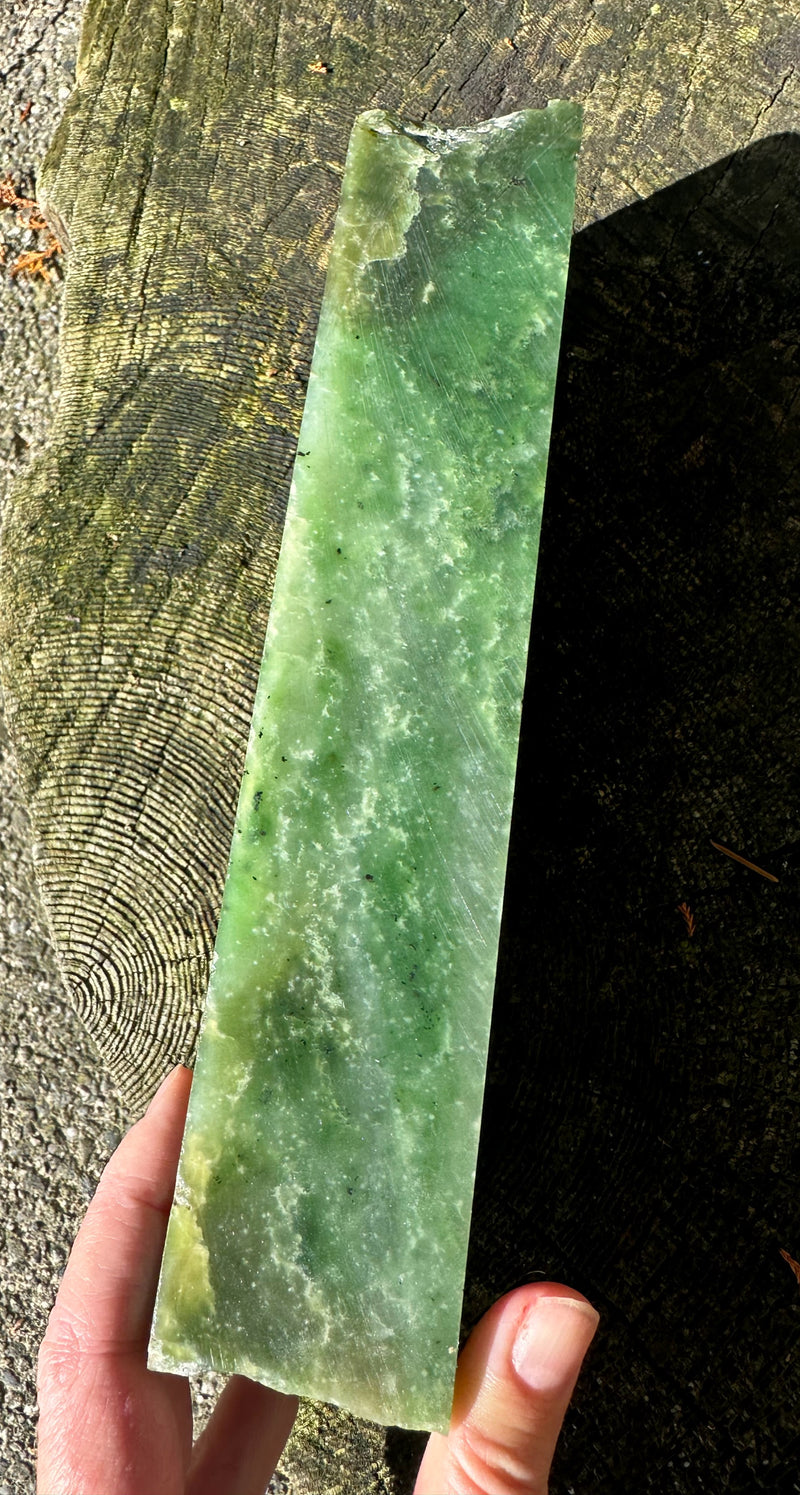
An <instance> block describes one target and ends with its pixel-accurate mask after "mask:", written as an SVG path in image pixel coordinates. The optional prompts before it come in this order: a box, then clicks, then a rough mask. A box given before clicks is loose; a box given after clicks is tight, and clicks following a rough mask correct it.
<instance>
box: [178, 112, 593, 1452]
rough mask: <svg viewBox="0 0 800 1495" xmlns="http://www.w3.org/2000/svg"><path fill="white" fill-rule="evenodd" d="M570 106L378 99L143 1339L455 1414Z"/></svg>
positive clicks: (321, 352) (341, 1393) (350, 1394)
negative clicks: (398, 114) (406, 105)
mask: <svg viewBox="0 0 800 1495" xmlns="http://www.w3.org/2000/svg"><path fill="white" fill-rule="evenodd" d="M579 131H580V111H579V109H578V107H577V106H575V105H572V104H568V103H556V104H551V105H550V106H549V107H548V108H547V109H545V110H542V111H530V110H528V111H523V112H521V113H517V114H512V115H509V116H507V117H506V118H503V119H497V120H489V121H488V122H486V123H484V124H479V125H477V126H475V127H474V128H469V129H459V130H452V131H441V130H438V129H434V128H423V127H410V126H405V125H402V124H401V123H399V122H398V121H396V120H395V119H393V118H391V117H390V116H388V115H385V114H383V113H379V112H370V113H367V114H363V115H361V116H360V118H359V119H358V120H357V122H356V125H355V128H354V130H353V135H352V139H351V143H350V149H349V154H348V158H347V165H346V170H345V175H344V181H343V186H342V197H341V205H340V210H339V215H338V218H337V222H336V229H335V234H334V239H333V245H332V251H331V259H330V267H329V271H328V278H327V283H326V289H325V296H324V301H323V306H322V312H321V317H320V324H319V332H318V335H317V342H316V348H315V352H314V361H313V366H312V372H311V379H310V383H309V388H308V397H307V401H306V407H305V414H304V416H303V423H302V428H301V432H300V441H299V449H298V454H297V461H296V465H295V471H294V479H293V484H292V491H291V497H290V502H289V509H288V514H287V519H286V528H285V534H284V539H283V547H282V550H281V555H280V561H279V565H278V571H277V579H276V583H275V592H274V598H273V602H272V611H271V615H270V621H269V630H268V634H267V640H266V647H265V653H264V660H263V665H262V669H261V676H260V680H259V686H258V695H257V699H256V703H255V712H254V717H253V726H252V731H251V736H250V742H249V747H248V752H247V760H246V767H245V772H244V781H243V785H242V791H241V798H240V801H239V808H238V815H237V820H236V829H235V836H234V842H233V850H232V853H231V861H230V868H229V872H228V880H227V885H226V889H225V896H224V901H223V906H222V914H221V918H220V925H219V935H218V939H217V947H216V954H215V958H214V966H213V973H212V978H211V985H210V989H209V994H208V1002H207V1006H206V1012H205V1018H204V1023H203V1029H202V1036H201V1041H200V1047H199V1053H198V1061H197V1069H196V1073H195V1079H194V1086H193V1089H192V1097H191V1105H190V1111H189V1119H188V1122H187V1127H186V1135H185V1138H184V1144H183V1152H182V1156H181V1164H180V1172H179V1178H178V1184H177V1189H176V1194H175V1203H174V1206H173V1210H172V1214H171V1217H170V1224H169V1231H168V1236H167V1244H166V1250H165V1256H164V1263H163V1268H162V1275H161V1282H160V1286H159V1294H158V1302H157V1308H156V1315H155V1321H154V1328H153V1338H152V1342H151V1350H150V1364H151V1365H153V1366H155V1367H157V1368H161V1369H169V1370H192V1369H196V1368H200V1367H214V1368H215V1369H217V1370H221V1371H239V1372H242V1373H244V1374H245V1375H249V1376H252V1377H254V1378H255V1379H257V1380H260V1381H264V1382H267V1383H268V1384H269V1385H272V1386H275V1387H277V1388H279V1389H281V1390H284V1391H291V1392H299V1393H301V1394H305V1395H307V1396H311V1397H316V1398H320V1399H323V1400H328V1401H334V1402H337V1403H339V1404H341V1405H343V1406H344V1407H347V1408H349V1409H350V1410H351V1411H353V1412H355V1413H357V1414H360V1415H362V1416H364V1417H366V1418H371V1419H374V1420H376V1421H379V1422H384V1423H389V1424H397V1425H401V1426H405V1427H415V1428H438V1429H446V1427H447V1425H448V1421H449V1414H450V1407H451V1400H452V1390H453V1376H454V1370H455V1357H456V1347H457V1345H458V1339H459V1321H460V1309H461V1300H462V1291H463V1282H464V1270H465V1261H466V1251H467V1236H468V1229H469V1219H470V1208H471V1199H472V1190H473V1182H474V1172H475V1160H476V1153H477V1145H478V1130H479V1124H480V1115H481V1102H482V1093H483V1084H484V1069H485V1061H486V1050H487V1043H488V1036H489V1022H490V1013H491V1004H492V992H493V985H494V979H495V966H496V959H497V945H498V935H499V929H500V913H501V904H502V896H503V883H504V875H505V865H506V855H507V846H508V834H509V824H510V817H511V802H512V795H513V787H514V772H515V763H516V754H517V739H518V732H519V721H520V707H521V700H522V691H523V684H524V680H525V665H526V655H527V648H528V631H529V626H530V617H531V605H532V598H533V585H534V576H535V571H536V557H537V548H538V542H539V527H540V521H541V512H542V497H543V493H544V483H545V470H546V464H547V447H548V438H549V432H550V423H551V414H552V406H553V391H554V386H555V378H556V366H557V361H558V345H559V334H560V328H561V317H562V308H563V301H564V289H565V283H566V275H567V259H568V252H569V242H570V232H571V224H572V212H573V199H574V188H575V158H576V153H577V148H578V138H579Z"/></svg>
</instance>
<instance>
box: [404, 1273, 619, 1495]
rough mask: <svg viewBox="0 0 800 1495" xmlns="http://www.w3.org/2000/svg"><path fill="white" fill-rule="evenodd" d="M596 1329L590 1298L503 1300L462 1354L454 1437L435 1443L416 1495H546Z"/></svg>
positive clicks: (529, 1291) (559, 1291)
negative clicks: (560, 1434) (564, 1428)
mask: <svg viewBox="0 0 800 1495" xmlns="http://www.w3.org/2000/svg"><path fill="white" fill-rule="evenodd" d="M598 1322H599V1318H598V1315H597V1313H596V1312H595V1310H594V1309H593V1308H592V1306H591V1304H590V1303H588V1302H587V1300H586V1299H585V1298H583V1297H582V1296H581V1295H580V1294H579V1293H575V1292H573V1291H572V1289H571V1288H565V1287H561V1286H559V1285H558V1284H556V1283H552V1282H549V1283H537V1284H535V1285H532V1286H530V1287H524V1288H518V1289H517V1290H516V1291H515V1292H513V1293H508V1294H507V1295H506V1297H504V1298H501V1299H500V1301H499V1303H496V1304H495V1305H494V1307H493V1308H492V1309H490V1311H489V1313H487V1314H486V1315H485V1317H484V1318H482V1319H481V1321H480V1323H479V1324H478V1326H477V1328H476V1329H474V1330H473V1332H472V1334H471V1335H470V1337H469V1339H468V1341H467V1343H466V1345H465V1346H464V1350H463V1352H462V1354H461V1356H460V1358H459V1363H458V1372H457V1375H456V1390H455V1399H454V1404H453V1419H452V1423H451V1427H450V1433H449V1435H448V1436H447V1438H444V1437H441V1436H440V1435H438V1434H433V1435H432V1437H431V1438H430V1440H429V1443H428V1447H427V1449H426V1452H425V1456H424V1458H423V1460H422V1465H421V1467H420V1471H419V1475H418V1477H417V1483H416V1486H415V1490H414V1495H523V1492H524V1495H546V1492H547V1480H548V1475H549V1473H550V1465H551V1463H552V1460H553V1453H554V1451H555V1446H556V1442H557V1440H558V1435H559V1433H560V1431H561V1424H562V1422H563V1420H564V1414H565V1412H566V1410H567V1406H568V1404H569V1399H570V1397H571V1395H572V1392H573V1390H574V1387H575V1382H576V1381H577V1379H578V1372H579V1371H580V1368H581V1364H582V1362H583V1357H584V1355H585V1354H586V1351H587V1349H588V1348H589V1344H590V1343H591V1340H592V1338H593V1336H594V1332H595V1330H596V1328H597V1325H598Z"/></svg>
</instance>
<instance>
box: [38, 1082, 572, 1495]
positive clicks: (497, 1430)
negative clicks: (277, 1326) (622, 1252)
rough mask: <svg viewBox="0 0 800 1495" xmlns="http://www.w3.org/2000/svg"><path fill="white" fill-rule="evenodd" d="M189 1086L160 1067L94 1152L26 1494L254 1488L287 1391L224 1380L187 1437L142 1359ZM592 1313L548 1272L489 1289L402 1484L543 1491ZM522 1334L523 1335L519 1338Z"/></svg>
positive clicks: (438, 1494)
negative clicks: (90, 1190) (545, 1278)
mask: <svg viewBox="0 0 800 1495" xmlns="http://www.w3.org/2000/svg"><path fill="white" fill-rule="evenodd" d="M190 1087H191V1073H190V1071H189V1070H187V1069H176V1070H174V1071H173V1073H172V1074H171V1075H170V1076H169V1077H168V1078H167V1079H166V1080H165V1081H164V1084H163V1085H162V1086H161V1089H160V1090H159V1091H158V1092H157V1094H156V1096H155V1097H154V1099H153V1101H152V1102H151V1105H150V1107H149V1109H148V1111H147V1113H146V1114H145V1116H144V1117H143V1118H142V1120H141V1121H139V1122H137V1124H136V1126H134V1127H133V1128H132V1129H131V1131H130V1132H128V1134H127V1136H126V1137H124V1138H123V1140H122V1142H121V1143H120V1146H119V1147H118V1148H117V1151H116V1152H115V1153H114V1155H113V1157H112V1158H111V1160H110V1162H109V1163H108V1165H107V1167H106V1169H105V1171H104V1173H103V1176H102V1178H101V1180H100V1183H99V1185H98V1189H97V1192H96V1194H95V1196H94V1199H93V1200H92V1203H91V1204H90V1206H89V1209H88V1211H87V1213H86V1217H85V1219H84V1222H83V1224H82V1226H81V1229H80V1231H79V1233H78V1236H77V1239H76V1241H75V1245H74V1246H73V1248H72V1253H71V1255H70V1259H69V1262H68V1264H67V1269H66V1271H65V1273H64V1277H63V1279H62V1282H61V1286H60V1288H59V1292H58V1297H57V1299H56V1303H55V1307H54V1308H53V1312H52V1313H51V1315H50V1322H49V1324H48V1326H47V1333H46V1334H45V1338H44V1341H43V1344H42V1348H41V1351H40V1354H39V1409H40V1415H39V1439H38V1460H37V1484H36V1488H37V1495H264V1491H265V1490H266V1487H267V1484H268V1483H269V1480H270V1478H271V1475H272V1473H273V1471H274V1469H275V1465H276V1463H277V1461H278V1459H279V1457H280V1454H281V1452H282V1450H283V1446H284V1443H285V1441H286V1439H287V1437H288V1435H289V1432H290V1431H291V1427H292V1423H293V1421H294V1417H295V1412H296V1410H297V1398H296V1397H293V1396H284V1395H283V1394H282V1393H280V1392H277V1391H272V1390H269V1389H268V1388H267V1387H265V1386H261V1385H258V1384H257V1383H256V1382H254V1381H250V1380H248V1379H246V1378H245V1377H244V1376H232V1377H231V1379H230V1380H229V1381H228V1383H227V1385H226V1387H225V1389H224V1391H223V1392H222V1395H221V1396H220V1399H219V1401H218V1403H217V1406H216V1408H215V1410H214V1412H213V1414H212V1416H211V1418H210V1420H209V1423H208V1426H207V1427H206V1429H205V1431H204V1432H203V1433H202V1435H201V1436H200V1438H199V1439H198V1441H197V1443H196V1444H195V1445H194V1447H193V1446H192V1410H191V1399H190V1393H189V1383H188V1381H187V1380H186V1379H185V1377H183V1376H177V1375H167V1374H165V1373H163V1372H159V1371H151V1370H148V1369H147V1342H148V1338H149V1334H150V1319H151V1316H152V1312H153V1303H154V1300H155V1292H156V1285H157V1281H158V1272H159V1265H160V1261H161V1251H162V1247H163V1244H164V1235H165V1231H166V1224H167V1215H168V1213H169V1208H170V1204H171V1202H172V1191H173V1187H174V1183H175V1173H176V1169H177V1165H178V1154H179V1151H180V1142H181V1136H182V1132H183V1124H184V1120H185V1116H186V1106H187V1103H188V1099H189V1090H190ZM596 1325H597V1314H596V1313H595V1312H594V1309H592V1308H591V1307H590V1306H589V1304H588V1303H587V1302H586V1300H585V1299H583V1298H581V1297H580V1296H579V1295H578V1294H577V1293H573V1292H572V1291H571V1290H570V1289H569V1288H561V1287H558V1286H556V1285H555V1284H553V1283H538V1284H536V1285H535V1286H531V1287H524V1288H518V1289H517V1290H516V1291H515V1292H513V1293H509V1294H508V1295H507V1296H506V1297H505V1298H502V1299H501V1300H500V1302H499V1303H496V1304H495V1306H494V1308H492V1309H491V1310H490V1312H489V1313H487V1314H486V1315H485V1317H484V1318H483V1319H482V1320H481V1322H480V1323H479V1324H478V1326H477V1328H476V1329H475V1330H474V1331H473V1333H472V1335H471V1336H470V1338H469V1340H468V1342H467V1344H466V1346H465V1348H464V1351H463V1353H462V1355H461V1357H460V1359H459V1365H458V1373H457V1377H456V1396H455V1406H454V1413H453V1425H452V1429H451V1432H450V1436H449V1437H448V1438H443V1437H440V1436H438V1435H434V1436H433V1437H432V1438H431V1439H430V1440H429V1443H428V1447H427V1451H426V1453H425V1457H424V1459H423V1461H422V1466H421V1468H420V1472H419V1476H418V1479H417V1484H416V1488H415V1495H545V1492H546V1489H547V1475H548V1471H549V1468H550V1462H551V1459H552V1454H553V1449H554V1447H555V1443H556V1439H557V1437H558V1433H559V1430H560V1427H561V1422H562V1420H563V1416H564V1412H565V1410H566V1407H567V1403H568V1401H569V1397H570V1395H571V1393H572V1389H573V1386H574V1384H575V1380H576V1378H577V1375H578V1371H579V1369H580V1365H581V1361H582V1359H583V1355H584V1353H585V1351H586V1349H587V1347H588V1345H589V1342H590V1340H591V1338H592V1336H593V1334H594V1331H595V1328H596ZM526 1346H527V1348H526Z"/></svg>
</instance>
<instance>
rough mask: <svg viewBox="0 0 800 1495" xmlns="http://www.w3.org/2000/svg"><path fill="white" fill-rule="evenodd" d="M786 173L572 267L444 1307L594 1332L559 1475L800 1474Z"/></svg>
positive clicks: (777, 156)
mask: <svg viewBox="0 0 800 1495" xmlns="http://www.w3.org/2000/svg"><path fill="white" fill-rule="evenodd" d="M799 164H800V137H797V136H780V137H774V138H772V139H770V140H767V141H763V142H761V143H759V144H756V145H754V146H752V147H751V148H749V149H747V150H746V151H742V152H740V153H738V154H736V155H735V156H732V157H729V158H727V159H725V160H722V161H720V162H718V163H717V164H715V165H714V166H713V167H711V168H709V169H707V170H705V171H703V172H701V173H698V174H697V175H695V176H693V177H691V178H689V179H687V180H685V181H683V182H681V183H679V184H678V185H677V186H675V187H672V188H669V189H668V190H666V191H664V192H661V193H659V194H657V195H656V196H654V197H652V198H650V199H649V200H648V201H646V202H643V203H640V204H638V205H636V206H634V207H632V208H628V209H625V210H623V211H621V212H619V213H617V214H615V215H613V216H612V217H611V218H609V219H607V220H605V221H603V222H601V223H598V224H596V225H595V226H593V227H591V228H589V229H587V230H585V231H584V232H583V233H582V234H580V235H578V236H577V238H576V240H575V243H574V247H573V258H572V265H571V272H570V282H569V290H568V295H567V314H566V323H565V332H564V341H563V345H562V364H561V376H562V377H561V383H560V388H559V395H558V398H557V408H556V419H555V427H554V441H553V447H552V453H551V463H550V474H549V485H548V497H547V502H546V505H545V525H544V533H543V540H542V552H541V559H540V570H539V578H540V579H539V584H538V590H537V597H536V604H535V611H534V628H533V649H532V659H531V664H530V669H529V676H528V687H527V693H526V707H525V717H524V730H523V739H522V745H521V753H520V763H519V773H518V784H517V800H516V806H515V820H514V827H513V833H512V846H511V854H510V863H509V877H508V888H507V903H506V910H505V920H504V935H503V942H502V950H501V963H500V972H499V978H498V990H497V998H496V1008H495V1021H494V1029H493V1042H492V1052H491V1062H490V1076H489V1082H488V1089H487V1097H486V1109H485V1117H484V1128H483V1134H482V1142H481V1153H480V1163H479V1178H478V1188H477V1196H476V1206H475V1213H474V1219H473V1232H472V1243H471V1255H470V1268H469V1285H468V1298H467V1312H468V1316H469V1321H470V1322H472V1321H474V1319H475V1318H477V1317H478V1315H479V1314H480V1313H481V1312H482V1311H483V1309H484V1308H485V1307H486V1306H488V1304H489V1303H490V1302H491V1301H493V1300H494V1298H495V1297H497V1296H498V1294H500V1293H501V1292H504V1291H506V1290H507V1289H509V1288H510V1287H512V1286H514V1285H515V1284H516V1283H518V1282H520V1281H524V1280H528V1279H531V1278H539V1277H555V1278H556V1279H561V1280H563V1281H565V1282H567V1283H571V1284H573V1285H574V1286H576V1287H578V1288H580V1289H582V1290H583V1291H585V1292H586V1293H587V1294H588V1295H589V1297H590V1298H591V1299H592V1300H593V1301H594V1302H595V1303H596V1305H597V1306H598V1308H599V1309H600V1310H601V1312H602V1314H603V1318H604V1324H603V1325H602V1326H601V1337H600V1339H599V1342H598V1345H597V1347H596V1349H595V1350H593V1352H592V1356H591V1359H590V1364H589V1369H588V1371H587V1374H586V1376H585V1380H584V1383H583V1385H582V1386H581V1387H580V1388H579V1393H578V1397H577V1401H576V1404H575V1410H574V1413H573V1414H571V1418H570V1423H569V1427H568V1429H567V1431H566V1433H565V1436H564V1439H563V1444H562V1448H561V1451H560V1455H559V1459H558V1465H557V1471H558V1473H557V1477H556V1480H555V1489H557V1490H559V1489H563V1490H568V1489H572V1488H575V1489H591V1490H592V1491H593V1492H595V1495H612V1492H613V1495H618V1492H619V1491H620V1490H621V1489H637V1490H642V1491H645V1490H651V1489H652V1490H654V1491H655V1490H658V1491H660V1492H663V1491H669V1492H684V1491H686V1492H688V1491H690V1490H692V1491H696V1490H698V1489H709V1490H714V1491H718V1490H720V1489H722V1488H724V1489H725V1490H726V1491H728V1492H730V1495H735V1492H742V1495H744V1492H745V1491H748V1492H750V1491H752V1490H754V1489H769V1490H770V1491H771V1492H773V1495H778V1492H781V1495H783V1492H786V1495H788V1492H790V1491H794V1490H796V1489H797V1483H796V1480H797V1473H796V1470H797V1453H798V1436H797V1430H796V1429H797V1419H796V1406H797V1402H798V1399H799V1398H800V1358H799V1357H798V1349H800V1298H799V1297H798V1290H797V1284H796V1282H795V1281H794V1280H793V1278H792V1275H791V1272H790V1271H789V1269H788V1267H787V1266H786V1264H785V1263H784V1262H783V1261H782V1260H781V1257H780V1254H779V1252H780V1248H786V1249H787V1250H789V1251H790V1252H791V1253H792V1254H793V1255H795V1256H798V1255H800V1203H799V1202H798V1192H797V1172H798V1162H799V1161H800V1149H799V1148H798V1142H797V1124H796V1121H797V1098H798V1088H800V1087H799V1086H798V1073H797V1053H798V1042H800V1003H799V1002H798V997H800V973H799V972H798V969H797V932H798V912H797V897H798V871H800V745H799V744H798V735H797V721H798V716H799V715H800V685H798V681H800V625H798V619H797V596H798V580H799V579H800V578H799V577H798V571H799V570H800V502H798V495H797V483H796V466H797V460H798V455H799V454H800V453H799V452H798V446H799V442H798V428H797V423H796V421H795V420H794V406H795V403H796V400H797V394H798V388H799V387H800V386H799V383H798V368H799V365H798V336H799V335H800V313H799V312H798V307H800V238H798V232H797V230H798V223H799V222H800V191H799V189H798V181H799V178H798V165H799ZM712 839H713V840H715V841H718V842H720V843H723V844H724V845H726V846H728V847H730V848H732V849H733V850H735V851H738V852H740V853H742V854H743V855H745V856H747V857H748V858H749V859H750V860H752V861H754V862H756V863H758V864H759V865H761V866H763V867H764V868H766V869H768V870H769V871H771V872H772V873H773V874H774V875H775V876H777V877H778V879H779V881H778V882H777V883H772V882H769V881H767V880H766V879H764V878H763V877H761V876H759V875H757V874H756V873H754V872H752V871H749V870H747V869H746V868H744V867H743V866H741V865H737V864H736V863H734V862H733V861H731V860H730V859H729V858H727V857H725V856H724V855H722V854H720V852H718V851H716V850H715V849H714V848H713V847H712V846H711V844H710V843H711V840H712ZM682 903H685V904H686V905H688V907H689V909H690V910H691V912H692V914H693V916H694V921H695V932H694V933H693V935H692V936H691V937H690V936H689V934H688V926H687V922H686V919H685V918H684V917H683V916H682V914H681V913H680V912H679V905H680V904H682ZM390 1447H391V1440H390Z"/></svg>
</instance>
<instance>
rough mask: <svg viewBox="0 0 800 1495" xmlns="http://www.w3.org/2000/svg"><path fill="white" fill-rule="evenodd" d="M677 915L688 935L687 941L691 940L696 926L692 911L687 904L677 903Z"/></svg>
mask: <svg viewBox="0 0 800 1495" xmlns="http://www.w3.org/2000/svg"><path fill="white" fill-rule="evenodd" d="M678 913H679V914H680V915H681V918H682V919H683V922H684V924H685V925H686V933H687V934H688V936H689V939H691V938H692V935H693V934H694V932H695V929H696V927H697V926H696V924H695V922H694V914H693V913H692V910H691V909H690V907H689V905H688V903H679V904H678Z"/></svg>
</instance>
